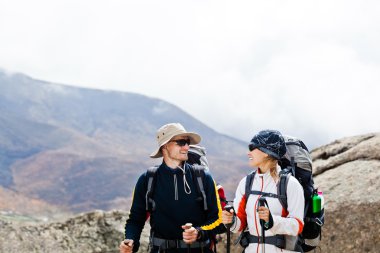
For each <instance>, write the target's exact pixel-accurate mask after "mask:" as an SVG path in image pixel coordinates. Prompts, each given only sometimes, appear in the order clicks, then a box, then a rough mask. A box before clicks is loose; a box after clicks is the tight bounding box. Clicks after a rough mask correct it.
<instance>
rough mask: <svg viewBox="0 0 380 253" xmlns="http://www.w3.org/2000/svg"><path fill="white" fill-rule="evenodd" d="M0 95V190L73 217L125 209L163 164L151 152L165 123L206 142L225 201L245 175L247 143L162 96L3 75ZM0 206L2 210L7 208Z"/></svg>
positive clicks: (212, 168) (0, 76)
mask: <svg viewBox="0 0 380 253" xmlns="http://www.w3.org/2000/svg"><path fill="white" fill-rule="evenodd" d="M0 91H1V92H0V129H1V130H0V186H1V187H3V188H4V189H6V190H7V191H1V192H3V193H4V192H9V191H11V192H14V193H15V195H14V196H22V197H23V201H26V200H27V199H33V200H40V201H42V202H43V203H46V204H49V205H51V206H52V208H53V209H54V208H56V207H62V208H63V207H67V208H68V210H69V211H73V212H83V211H90V210H93V209H102V210H111V209H114V208H121V209H127V208H128V204H129V201H130V197H131V194H132V190H133V186H134V184H135V182H136V180H137V178H138V176H139V175H140V174H141V173H142V172H143V171H145V170H146V169H147V168H148V167H150V166H152V165H154V164H157V163H160V162H161V160H160V159H151V158H149V154H150V153H151V152H152V151H153V150H154V149H155V148H156V145H157V143H156V141H155V138H154V136H155V132H156V130H157V128H159V127H160V126H161V125H163V124H166V123H169V122H180V123H181V124H183V125H184V126H185V128H186V129H187V130H189V131H195V132H198V133H199V134H200V135H201V136H202V137H203V140H202V145H204V146H205V147H206V148H207V150H208V160H209V162H210V164H211V171H212V173H213V175H214V177H215V179H216V180H217V181H220V182H221V183H222V184H224V186H225V188H226V189H227V193H228V194H229V195H228V196H230V197H231V196H232V195H233V189H234V187H235V185H236V182H237V181H238V180H239V179H240V178H241V177H242V176H244V175H245V174H246V173H247V171H249V169H248V168H247V167H248V166H247V165H246V164H247V162H246V151H247V148H246V143H244V142H242V141H240V140H237V139H235V138H232V137H229V136H226V135H223V134H220V133H218V132H216V131H214V130H213V129H211V128H209V127H208V126H206V125H205V124H203V123H202V122H200V121H198V120H197V119H196V118H194V117H193V116H191V115H189V114H188V113H186V112H184V111H183V110H181V109H180V108H178V107H176V106H175V105H172V104H170V103H168V102H165V101H163V100H160V99H156V98H151V97H147V96H143V95H140V94H135V93H128V92H116V91H104V90H95V89H85V88H76V87H70V86H67V85H62V84H55V83H49V82H44V81H40V80H35V79H33V78H30V77H28V76H25V75H23V74H10V73H7V72H4V71H1V70H0ZM0 197H1V195H0ZM3 199H5V198H3V197H1V198H0V202H1V201H2V200H3ZM0 206H3V207H4V209H3V210H5V209H6V204H5V203H1V205H0ZM16 209H17V208H15V207H13V209H12V208H10V207H9V210H12V211H20V210H16ZM22 211H23V212H26V211H27V210H22Z"/></svg>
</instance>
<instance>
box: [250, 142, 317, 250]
mask: <svg viewBox="0 0 380 253" xmlns="http://www.w3.org/2000/svg"><path fill="white" fill-rule="evenodd" d="M283 137H284V139H285V144H286V153H285V155H284V156H283V157H282V158H281V160H280V161H279V165H280V166H281V171H280V175H279V176H280V180H279V183H278V184H277V195H276V194H271V193H262V195H263V196H268V197H275V198H278V199H279V201H280V203H281V205H282V207H283V208H284V209H285V210H287V196H286V189H287V185H288V180H289V177H290V176H294V177H295V178H296V179H297V180H298V182H299V183H300V184H301V186H302V188H303V190H304V198H305V208H304V227H303V231H302V233H301V234H300V235H299V236H298V238H294V237H293V238H291V237H292V236H285V239H286V242H287V244H288V245H287V246H286V248H287V249H290V250H302V251H303V252H308V251H310V250H313V249H315V248H316V247H317V246H318V245H319V243H320V241H321V239H322V226H323V224H324V209H322V210H321V211H320V212H319V213H313V210H312V197H313V194H317V189H315V188H314V180H313V176H312V160H311V157H310V154H309V150H308V149H307V147H306V145H305V144H304V143H303V142H302V141H301V140H299V139H297V138H295V137H291V136H286V135H283ZM254 177H255V171H254V172H252V173H250V174H249V175H247V178H246V185H245V196H246V201H248V197H249V195H250V194H261V192H256V191H251V187H252V183H253V179H254ZM288 241H289V242H290V241H292V243H293V245H291V246H290V248H288V247H289V244H290V243H288Z"/></svg>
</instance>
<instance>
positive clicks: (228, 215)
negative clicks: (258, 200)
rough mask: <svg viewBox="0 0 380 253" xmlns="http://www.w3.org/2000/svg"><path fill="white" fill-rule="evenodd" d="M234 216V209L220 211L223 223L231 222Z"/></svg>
mask: <svg viewBox="0 0 380 253" xmlns="http://www.w3.org/2000/svg"><path fill="white" fill-rule="evenodd" d="M233 218H234V210H233V209H231V210H230V212H228V211H226V210H223V212H222V223H223V224H224V225H228V224H231V223H232V221H233Z"/></svg>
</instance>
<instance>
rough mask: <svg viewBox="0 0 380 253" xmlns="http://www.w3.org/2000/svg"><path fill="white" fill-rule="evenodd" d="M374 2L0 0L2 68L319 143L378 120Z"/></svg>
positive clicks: (240, 133) (378, 4) (379, 27)
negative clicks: (122, 93) (133, 95)
mask: <svg viewBox="0 0 380 253" xmlns="http://www.w3.org/2000/svg"><path fill="white" fill-rule="evenodd" d="M379 13H380V1H377V0H368V1H367V0H366V1H362V0H357V1H352V0H337V1H331V0H329V1H327V0H319V1H307V0H302V1H286V0H279V1H272V0H265V1H254V0H250V1H240V0H224V1H223V0H218V1H208V0H191V1H190V0H186V1H185V0H160V1H157V0H138V1H137V0H136V1H128V0H107V1H101V0H91V1H90V0H33V1H30V0H0V68H2V69H4V70H7V71H10V72H21V73H23V74H27V75H29V76H31V77H33V78H36V79H40V80H45V81H49V82H55V83H61V84H67V85H73V86H79V87H88V88H97V89H106V90H117V91H127V92H135V93H139V94H143V95H147V96H150V97H155V98H160V99H163V100H166V101H168V102H170V103H172V104H174V105H176V106H178V107H180V108H182V109H183V110H185V111H186V112H187V113H189V114H191V115H192V116H194V117H195V118H197V119H199V120H200V121H202V122H203V123H205V124H206V125H208V126H209V127H211V128H213V129H215V130H216V131H218V132H220V133H223V134H226V135H229V136H233V137H235V138H238V139H241V140H243V141H247V142H248V141H249V140H250V139H251V137H252V136H253V135H254V134H255V133H257V132H258V131H260V130H262V129H278V130H280V131H281V132H282V133H285V134H289V135H293V136H298V137H300V138H302V139H303V140H304V141H305V143H306V144H307V145H309V146H312V147H316V146H320V145H324V144H327V143H329V142H331V141H334V140H336V139H339V138H342V137H348V136H353V135H358V134H366V133H369V132H379V131H380V117H379V112H378V111H379V109H380V99H379V95H380V85H379V83H380V47H379V45H380V15H379Z"/></svg>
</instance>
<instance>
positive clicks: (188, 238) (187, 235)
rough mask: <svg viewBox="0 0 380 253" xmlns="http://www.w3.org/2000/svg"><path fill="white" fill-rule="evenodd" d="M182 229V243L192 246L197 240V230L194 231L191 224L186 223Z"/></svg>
mask: <svg viewBox="0 0 380 253" xmlns="http://www.w3.org/2000/svg"><path fill="white" fill-rule="evenodd" d="M182 229H184V231H183V233H182V237H183V241H184V242H185V243H187V244H192V243H193V242H195V241H196V240H197V237H198V230H196V229H195V228H194V227H193V225H192V224H191V223H186V225H183V226H182Z"/></svg>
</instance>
